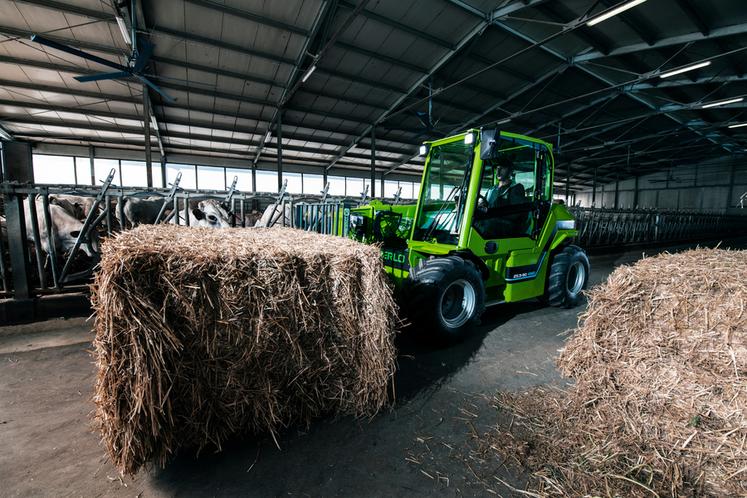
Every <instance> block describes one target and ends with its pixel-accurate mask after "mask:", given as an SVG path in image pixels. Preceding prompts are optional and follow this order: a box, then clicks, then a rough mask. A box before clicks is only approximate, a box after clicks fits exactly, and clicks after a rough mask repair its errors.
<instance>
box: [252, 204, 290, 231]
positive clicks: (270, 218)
mask: <svg viewBox="0 0 747 498" xmlns="http://www.w3.org/2000/svg"><path fill="white" fill-rule="evenodd" d="M283 206H285V207H283ZM291 219H292V218H291V205H290V203H284V204H271V205H269V206H267V209H265V212H264V213H263V214H262V217H261V218H260V219H259V220H257V221H256V223H255V224H254V226H255V227H272V226H275V225H282V226H287V227H289V226H291Z"/></svg>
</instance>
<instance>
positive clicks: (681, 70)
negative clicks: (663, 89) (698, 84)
mask: <svg viewBox="0 0 747 498" xmlns="http://www.w3.org/2000/svg"><path fill="white" fill-rule="evenodd" d="M710 65H711V61H705V62H698V63H697V64H693V65H691V66H685V67H681V68H679V69H675V70H674V71H669V72H667V73H662V74H660V75H659V78H669V77H670V76H674V75H675V74H681V73H686V72H688V71H694V70H695V69H700V68H701V67H706V66H710Z"/></svg>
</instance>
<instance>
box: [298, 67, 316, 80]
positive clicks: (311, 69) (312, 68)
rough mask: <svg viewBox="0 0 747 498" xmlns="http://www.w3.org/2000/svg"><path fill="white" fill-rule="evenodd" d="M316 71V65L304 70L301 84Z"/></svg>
mask: <svg viewBox="0 0 747 498" xmlns="http://www.w3.org/2000/svg"><path fill="white" fill-rule="evenodd" d="M314 71H316V64H314V65H313V66H311V67H310V68H309V69H307V70H306V73H305V74H304V75H303V78H301V83H306V80H307V79H309V77H310V76H311V74H312V73H313V72H314Z"/></svg>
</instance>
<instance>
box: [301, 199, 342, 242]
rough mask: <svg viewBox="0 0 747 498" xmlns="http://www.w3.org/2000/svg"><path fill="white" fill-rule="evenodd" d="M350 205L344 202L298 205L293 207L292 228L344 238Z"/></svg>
mask: <svg viewBox="0 0 747 498" xmlns="http://www.w3.org/2000/svg"><path fill="white" fill-rule="evenodd" d="M350 207H351V206H350V204H348V203H345V202H318V203H298V204H296V205H295V206H294V211H293V226H295V227H296V228H300V229H301V230H306V231H307V232H317V233H323V234H329V235H342V236H346V235H347V233H348V230H347V229H348V224H347V223H345V220H347V219H348V217H349V216H350Z"/></svg>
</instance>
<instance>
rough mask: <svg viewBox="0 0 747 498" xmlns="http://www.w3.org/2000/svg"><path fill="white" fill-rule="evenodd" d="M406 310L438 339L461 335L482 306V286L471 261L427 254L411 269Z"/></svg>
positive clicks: (480, 311) (454, 339)
mask: <svg viewBox="0 0 747 498" xmlns="http://www.w3.org/2000/svg"><path fill="white" fill-rule="evenodd" d="M409 278H410V285H409V289H408V294H409V296H408V301H409V306H408V308H409V314H410V317H411V318H412V321H413V322H414V323H415V324H416V325H418V326H419V327H420V328H421V329H424V331H426V332H430V331H431V330H432V331H433V332H435V334H436V336H437V337H438V338H439V339H442V340H445V341H448V342H454V341H457V340H459V339H462V338H463V337H464V336H465V335H467V334H468V333H469V331H470V330H471V329H472V328H473V327H474V326H475V325H476V324H477V323H478V322H479V320H480V316H481V315H482V313H483V311H484V310H485V286H484V285H483V282H482V277H481V275H480V272H479V271H478V270H477V268H476V267H475V265H474V264H473V263H472V262H471V261H467V260H464V259H462V258H460V257H458V256H446V257H439V258H430V259H426V260H423V261H421V262H420V263H419V264H418V265H417V266H416V267H415V268H413V269H412V270H411V271H410V277H409Z"/></svg>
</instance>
